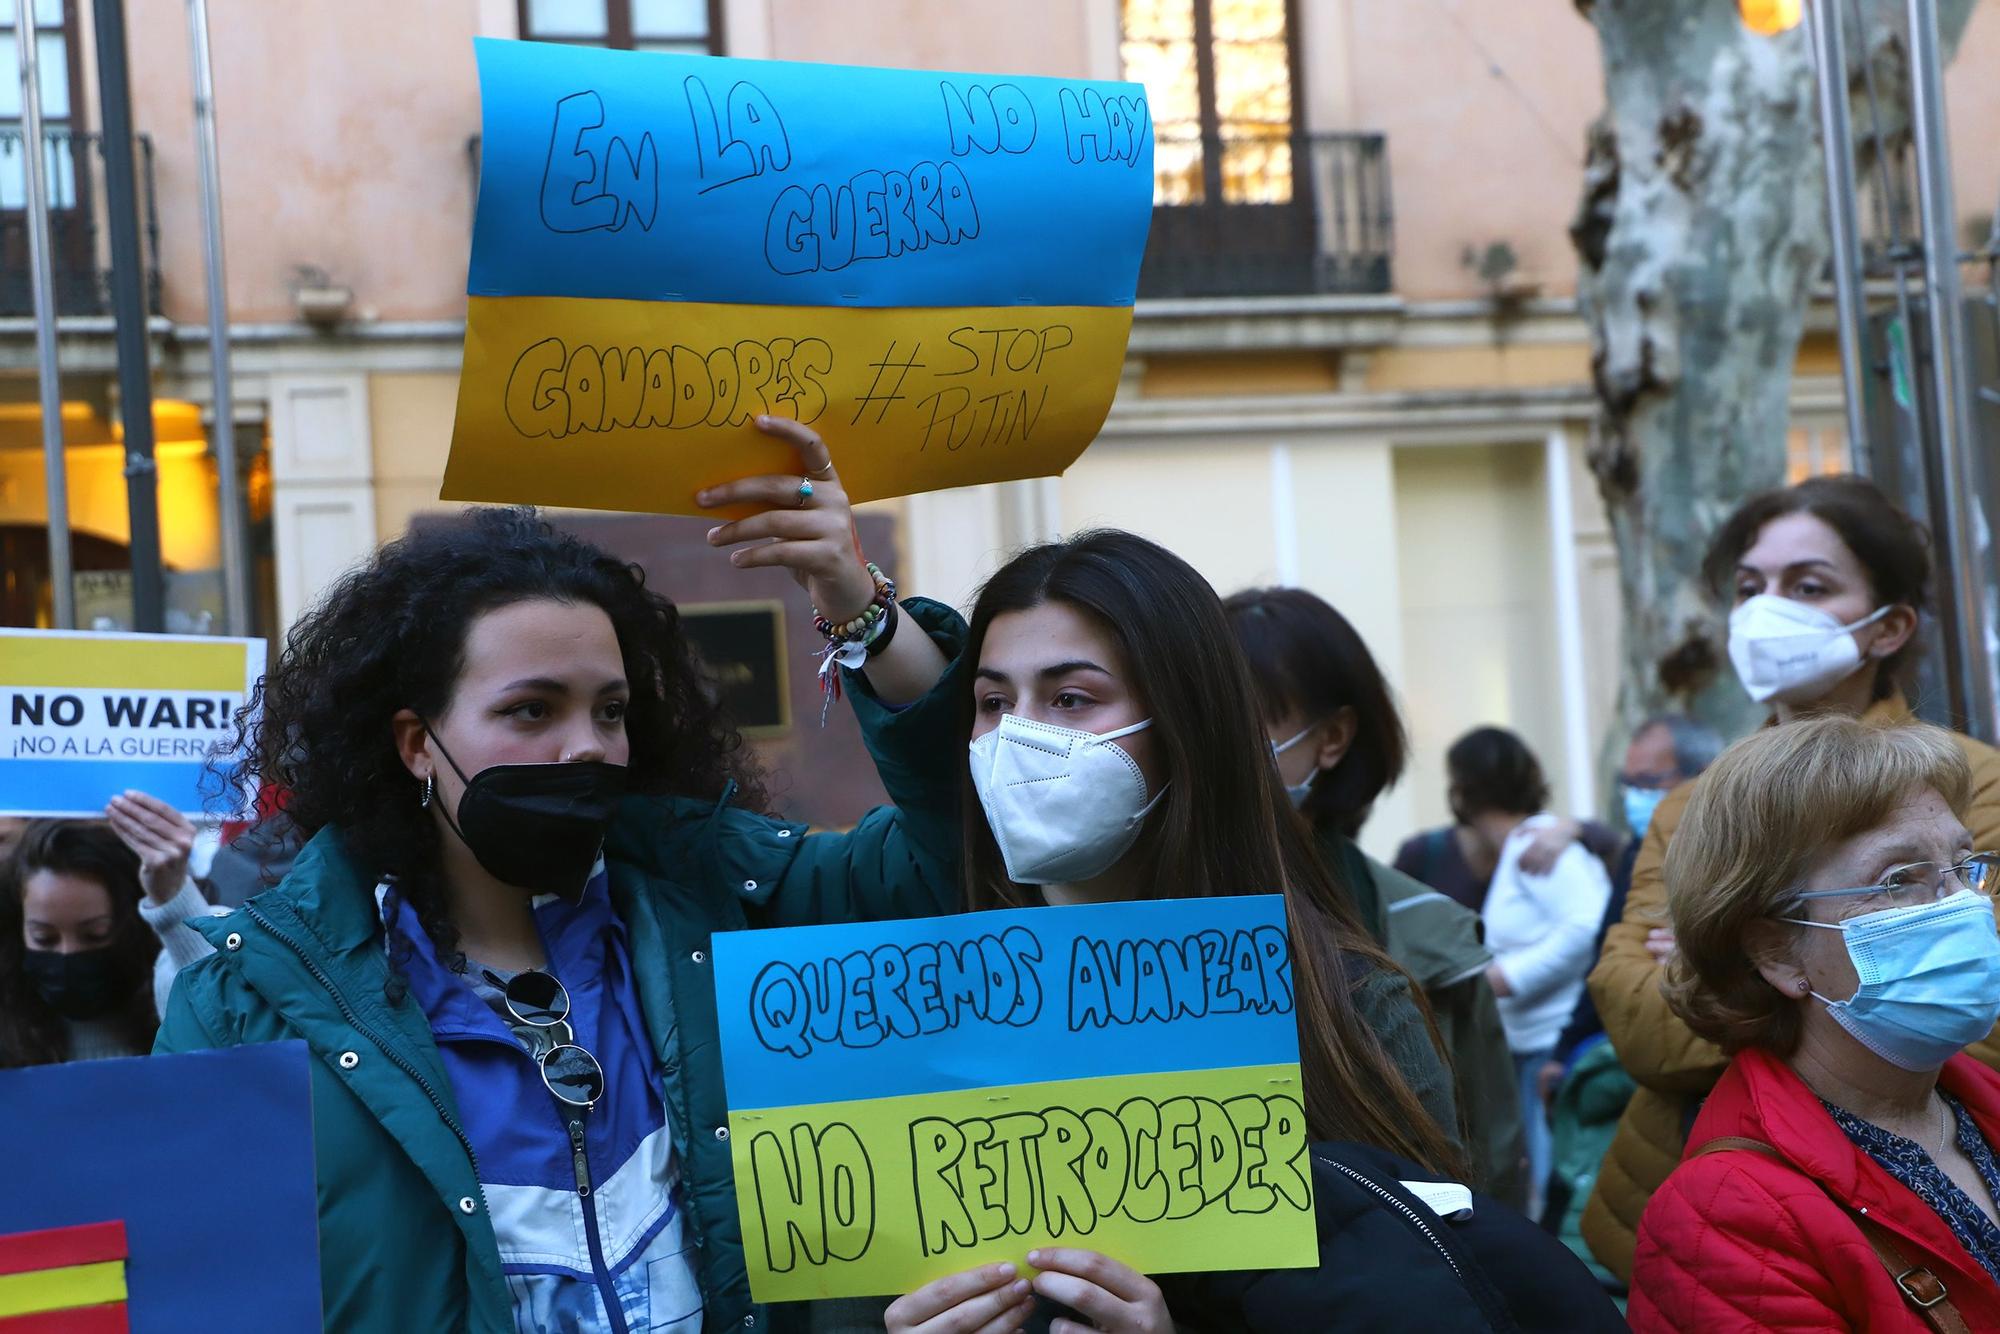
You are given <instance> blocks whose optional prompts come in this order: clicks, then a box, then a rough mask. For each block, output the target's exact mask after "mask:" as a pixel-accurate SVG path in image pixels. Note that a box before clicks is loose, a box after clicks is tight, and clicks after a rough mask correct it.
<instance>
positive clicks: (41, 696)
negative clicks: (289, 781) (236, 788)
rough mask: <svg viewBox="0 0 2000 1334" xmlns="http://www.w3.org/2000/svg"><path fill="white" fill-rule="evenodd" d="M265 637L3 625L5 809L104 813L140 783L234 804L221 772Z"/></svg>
mask: <svg viewBox="0 0 2000 1334" xmlns="http://www.w3.org/2000/svg"><path fill="white" fill-rule="evenodd" d="M264 651H265V650H264V641H263V640H261V639H211V638H207V637H204V636H198V635H120V634H91V633H85V632H78V631H68V630H6V629H0V815H37V816H57V815H60V816H82V817H90V816H101V815H102V814H103V813H104V807H105V803H107V802H108V801H110V800H111V798H112V797H114V796H117V795H118V794H119V793H121V792H124V791H125V790H126V789H128V788H136V789H138V790H139V791H142V792H146V793H148V794H150V795H152V796H155V797H158V798H159V799H160V800H161V801H164V802H167V803H169V804H171V805H173V806H174V807H175V808H177V809H178V810H180V811H182V812H183V813H185V814H188V815H203V814H208V815H220V814H228V813H232V812H233V811H234V810H235V809H236V807H237V805H238V804H239V801H238V799H239V797H240V794H239V793H236V792H233V791H227V790H225V784H224V783H223V782H222V781H221V780H222V777H223V775H224V774H226V773H227V772H229V770H230V767H231V765H232V764H233V763H234V753H233V751H234V746H235V742H236V735H237V733H236V716H237V714H238V713H239V712H240V711H241V710H243V709H244V708H245V707H247V706H248V704H249V702H250V698H251V694H252V692H253V691H254V690H255V688H256V685H257V682H258V681H259V680H260V679H262V677H263V675H264Z"/></svg>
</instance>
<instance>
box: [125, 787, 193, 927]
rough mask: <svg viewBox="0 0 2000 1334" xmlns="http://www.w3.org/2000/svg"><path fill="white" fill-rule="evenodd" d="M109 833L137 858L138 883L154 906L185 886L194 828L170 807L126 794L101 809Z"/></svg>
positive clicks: (159, 802)
mask: <svg viewBox="0 0 2000 1334" xmlns="http://www.w3.org/2000/svg"><path fill="white" fill-rule="evenodd" d="M104 818H105V819H107V820H109V821H110V822H111V832H112V833H114V834H116V835H118V837H119V839H120V840H121V841H123V843H124V844H125V846H126V847H128V848H130V849H132V851H133V852H135V853H137V854H138V855H139V883H140V884H141V885H142V886H144V887H145V890H146V897H147V898H149V899H151V900H152V901H153V902H154V903H166V902H168V901H169V900H171V899H172V898H173V897H174V895H176V894H178V893H180V892H181V886H182V885H185V884H186V883H187V878H188V857H189V855H190V854H192V853H193V851H194V826H193V825H191V824H189V823H188V821H187V818H186V817H185V816H183V815H182V814H181V813H180V812H179V811H177V810H175V809H174V808H173V807H171V806H169V805H167V803H166V802H164V801H161V800H160V799H159V798H157V797H149V796H147V795H146V794H145V793H143V792H138V791H127V792H126V793H125V794H124V795H123V796H118V797H113V798H112V799H111V804H110V805H109V806H106V807H105V808H104Z"/></svg>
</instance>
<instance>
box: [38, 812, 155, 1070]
mask: <svg viewBox="0 0 2000 1334" xmlns="http://www.w3.org/2000/svg"><path fill="white" fill-rule="evenodd" d="M41 871H53V872H55V873H56V874H58V875H73V876H78V877H81V878H82V879H85V880H90V881H93V882H95V883H97V884H99V885H102V886H103V887H104V892H105V893H106V894H108V895H109V896H110V897H111V940H110V944H109V946H108V948H109V949H111V950H112V951H113V952H114V954H115V960H116V963H117V965H118V974H119V976H121V977H127V978H129V979H131V987H132V990H131V994H130V995H129V996H127V997H126V998H125V1003H124V1004H123V1005H122V1006H121V1007H120V1008H119V1009H118V1010H117V1011H116V1012H115V1013H114V1014H113V1015H112V1016H111V1021H112V1022H113V1023H115V1024H116V1025H117V1026H118V1030H119V1035H120V1036H121V1037H122V1038H123V1039H124V1040H125V1045H127V1046H128V1047H130V1048H132V1049H133V1050H134V1051H140V1052H146V1051H151V1050H152V1049H153V1035H154V1034H155V1033H156V1032H158V1031H159V1027H160V1016H159V1015H158V1014H157V1013H156V1012H155V1007H154V1003H153V961H154V960H155V959H157V958H158V957H159V954H160V938H159V937H158V936H157V935H155V934H154V933H153V929H152V928H151V927H150V926H147V925H146V922H145V919H143V918H142V917H140V916H139V899H140V897H141V896H142V894H143V892H144V891H142V890H141V889H140V887H139V858H138V854H136V853H134V852H133V851H132V850H131V849H130V848H128V847H126V846H125V845H124V843H122V842H120V841H119V838H118V836H117V835H116V834H114V833H112V832H111V830H110V828H109V826H106V825H102V824H97V823H93V822H90V821H84V820H36V821H34V822H33V823H32V824H30V825H29V826H28V828H27V830H26V832H24V833H23V834H22V835H21V841H20V843H19V844H18V845H16V847H15V848H14V853H13V856H11V857H10V858H8V859H7V861H6V862H5V863H4V864H0V1069H4V1068H10V1067H14V1066H23V1065H53V1064H56V1063H58V1062H61V1061H66V1060H68V1059H69V1027H68V1025H67V1024H66V1023H65V1022H64V1020H63V1017H62V1016H61V1015H60V1014H58V1013H56V1011H55V1009H54V1008H53V1007H52V1006H50V1005H49V1003H48V1002H47V1001H45V1000H43V999H42V994H41V992H40V991H38V990H36V988H35V984H34V983H33V982H30V981H29V980H28V973H27V962H26V958H25V956H26V954H27V948H28V945H27V938H26V935H25V928H26V922H27V913H26V904H25V902H24V899H25V897H26V894H27V891H28V880H29V879H30V877H32V876H34V875H35V874H36V873H37V872H41Z"/></svg>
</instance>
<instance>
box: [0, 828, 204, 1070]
mask: <svg viewBox="0 0 2000 1334" xmlns="http://www.w3.org/2000/svg"><path fill="white" fill-rule="evenodd" d="M105 815H106V818H107V819H108V821H109V823H107V824H99V823H96V822H94V821H85V820H31V821H28V822H27V823H26V824H25V825H24V826H23V828H22V831H21V836H20V840H19V842H18V843H17V844H16V846H15V848H14V850H13V852H12V854H11V855H10V856H7V857H4V858H0V1069H4V1068H7V1067H11V1066H24V1065H55V1064H59V1063H61V1062H64V1061H89V1060H99V1059H104V1058H108V1057H117V1056H143V1055H145V1054H146V1053H147V1052H148V1051H151V1050H152V1047H153V1035H154V1031H155V1030H156V1029H158V1027H159V1024H160V1014H161V1011H162V1010H163V1009H164V1008H165V1004H166V998H167V993H168V991H169V990H170V989H171V988H172V986H173V980H174V975H175V974H176V973H177V972H178V971H179V970H180V969H181V968H183V967H185V966H186V965H188V964H190V963H193V962H194V961H195V960H197V959H200V958H201V957H203V956H204V955H206V954H207V953H208V945H207V943H206V942H204V941H203V940H202V939H201V937H200V936H198V935H196V934H195V933H194V932H193V931H190V930H187V929H186V928H185V926H184V925H183V923H185V922H186V921H187V920H188V919H189V918H191V917H195V916H198V915H200V914H201V913H203V912H206V911H207V910H208V904H207V901H206V900H205V899H203V898H202V895H201V891H200V890H199V889H198V888H196V887H195V884H194V882H193V881H192V880H190V879H189V878H188V873H187V866H188V853H189V851H190V849H191V848H192V847H193V844H194V826H193V825H191V824H189V823H188V822H187V820H186V819H185V818H183V817H182V816H181V815H180V814H179V813H178V812H176V811H175V810H174V808H173V807H171V806H169V805H167V804H166V803H165V802H163V801H160V800H158V799H157V798H154V797H151V796H148V795H146V794H145V793H142V792H129V793H126V794H124V795H123V796H120V797H118V798H116V799H115V800H113V801H112V803H111V805H110V806H109V808H108V809H107V810H106V812H105Z"/></svg>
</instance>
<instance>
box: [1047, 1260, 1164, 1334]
mask: <svg viewBox="0 0 2000 1334" xmlns="http://www.w3.org/2000/svg"><path fill="white" fill-rule="evenodd" d="M1028 1263H1029V1264H1031V1265H1035V1266H1036V1267H1038V1268H1039V1269H1040V1270H1041V1271H1042V1272H1041V1273H1039V1274H1037V1275H1035V1291H1036V1292H1038V1293H1040V1294H1041V1295H1042V1296H1044V1297H1047V1298H1048V1299H1049V1300H1050V1301H1056V1302H1061V1303H1062V1304H1063V1305H1064V1306H1067V1307H1069V1308H1070V1309H1071V1310H1073V1311H1080V1312H1082V1313H1083V1314H1084V1315H1087V1316H1089V1317H1090V1323H1089V1324H1088V1325H1080V1324H1078V1323H1077V1322H1076V1321H1074V1320H1058V1321H1056V1322H1055V1323H1054V1324H1052V1325H1050V1326H1049V1334H1086V1332H1087V1331H1089V1330H1103V1331H1106V1334H1173V1328H1174V1321H1173V1317H1172V1316H1170V1315H1168V1314H1167V1301H1166V1298H1165V1297H1163V1296H1161V1295H1160V1288H1159V1285H1158V1284H1156V1283H1154V1282H1153V1280H1152V1279H1150V1278H1147V1277H1146V1276H1145V1275H1144V1274H1142V1273H1140V1272H1139V1271H1138V1270H1136V1269H1133V1268H1132V1267H1131V1266H1130V1265H1122V1264H1119V1263H1118V1262H1117V1261H1116V1260H1113V1259H1112V1258H1111V1257H1110V1256H1108V1255H1099V1254H1098V1253H1097V1252H1096V1251H1085V1250H1078V1249H1077V1248H1075V1247H1073V1246H1057V1247H1053V1248H1051V1249H1049V1250H1045V1251H1029V1252H1028Z"/></svg>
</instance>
